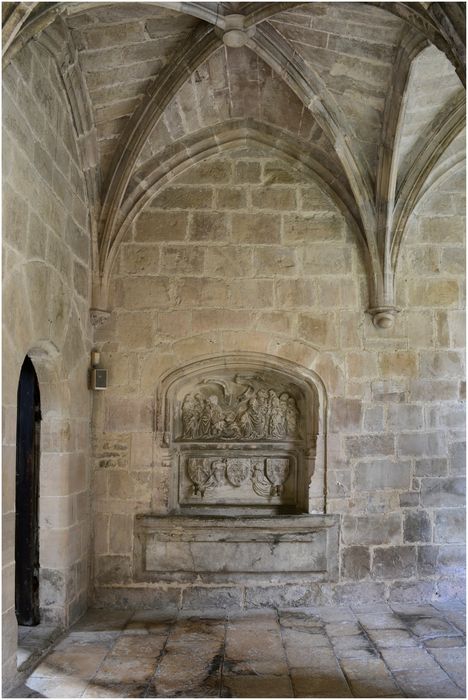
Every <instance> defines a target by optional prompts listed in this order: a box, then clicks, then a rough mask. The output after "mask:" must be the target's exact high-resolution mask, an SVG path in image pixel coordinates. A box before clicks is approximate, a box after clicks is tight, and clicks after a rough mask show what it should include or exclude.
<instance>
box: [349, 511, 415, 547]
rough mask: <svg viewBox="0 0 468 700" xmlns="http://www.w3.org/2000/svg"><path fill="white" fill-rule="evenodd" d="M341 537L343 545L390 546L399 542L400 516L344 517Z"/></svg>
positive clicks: (394, 514)
mask: <svg viewBox="0 0 468 700" xmlns="http://www.w3.org/2000/svg"><path fill="white" fill-rule="evenodd" d="M341 527H342V530H341V537H342V540H343V543H344V544H345V545H370V544H384V543H385V544H392V543H396V542H398V541H399V538H400V532H401V516H400V515H399V514H398V513H392V514H390V515H374V514H372V515H367V516H365V515H362V516H359V515H357V516H355V515H344V516H343V518H342V526H341Z"/></svg>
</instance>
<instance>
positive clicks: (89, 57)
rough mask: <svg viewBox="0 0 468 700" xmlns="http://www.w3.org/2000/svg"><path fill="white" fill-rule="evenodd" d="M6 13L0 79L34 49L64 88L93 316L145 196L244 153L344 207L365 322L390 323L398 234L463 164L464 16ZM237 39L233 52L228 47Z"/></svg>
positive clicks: (298, 9)
mask: <svg viewBox="0 0 468 700" xmlns="http://www.w3.org/2000/svg"><path fill="white" fill-rule="evenodd" d="M3 9H4V12H3V25H4V33H3V53H4V64H5V63H8V62H9V61H11V60H13V59H14V57H15V55H18V53H19V52H20V51H21V47H22V46H24V44H25V43H27V42H28V41H39V42H41V43H42V45H43V46H45V47H46V48H47V49H48V50H49V51H50V52H51V53H52V55H54V57H55V59H56V61H57V64H58V66H59V69H60V71H61V74H62V77H63V83H64V89H65V91H66V93H67V97H68V102H69V104H70V107H71V109H72V112H73V114H74V122H75V127H76V136H77V141H78V144H79V148H80V154H81V160H82V165H83V169H84V171H85V173H86V178H87V189H88V199H89V205H90V212H91V217H92V219H93V222H92V223H93V228H94V256H93V267H94V280H95V283H94V289H95V300H94V305H95V306H97V307H100V308H102V307H103V304H104V303H105V299H106V296H107V292H106V284H107V278H108V275H109V271H110V269H111V267H112V263H113V260H114V259H115V255H116V252H117V247H118V244H119V241H120V240H121V239H122V237H123V236H124V235H125V229H126V227H127V226H128V224H129V222H130V221H131V220H132V217H134V216H135V215H136V213H137V212H138V211H139V210H141V207H143V206H144V204H145V202H146V201H147V198H148V196H149V195H150V193H152V194H154V192H155V191H156V190H157V189H158V188H160V187H162V186H164V183H165V182H167V181H169V179H170V177H172V176H174V174H175V173H176V172H181V171H182V170H183V169H185V168H187V167H190V165H191V163H193V162H194V159H195V161H196V160H197V159H198V160H199V159H202V158H206V157H209V156H210V154H211V153H215V152H217V149H220V148H222V147H226V148H227V147H229V148H231V147H232V144H234V143H236V141H239V140H241V139H251V140H253V141H255V140H260V142H262V143H264V144H267V145H268V147H270V148H272V149H276V150H277V151H278V152H280V153H282V154H283V156H284V157H288V158H292V159H294V160H295V161H296V162H298V163H300V166H301V167H302V168H303V169H304V172H306V171H307V173H308V175H309V176H314V177H318V178H319V179H320V180H321V182H322V184H323V185H324V186H325V187H326V188H328V190H329V191H330V192H331V193H332V194H333V196H334V198H335V200H338V201H339V203H340V207H341V209H342V210H343V211H345V212H346V214H347V216H348V219H349V220H350V221H351V222H352V227H353V229H354V230H355V231H356V234H357V236H358V238H359V240H360V242H361V243H362V244H363V249H364V250H365V251H366V253H365V255H366V256H367V259H366V269H367V273H368V282H369V303H370V307H371V311H373V313H374V314H375V316H376V318H377V322H379V319H381V318H382V313H383V314H384V315H385V314H386V315H387V318H386V322H388V321H389V319H390V321H391V317H392V314H394V313H395V309H394V308H393V307H394V303H395V302H394V296H395V295H394V270H395V267H396V264H397V258H398V250H399V248H400V243H401V240H402V238H403V235H404V231H405V227H406V223H407V221H408V219H409V217H410V216H411V213H412V211H413V210H414V207H415V206H416V205H417V203H418V201H419V199H420V197H421V196H423V194H424V192H425V191H427V187H429V186H430V183H431V182H432V180H433V179H434V178H436V177H438V176H437V175H436V173H437V172H438V171H439V170H440V169H441V168H443V167H450V164H452V165H453V166H455V165H456V164H457V163H458V162H459V159H460V158H459V156H458V160H457V153H453V148H452V146H451V145H452V144H455V146H456V147H458V148H459V140H458V137H459V134H460V133H461V131H462V129H463V126H464V119H465V102H464V91H463V83H464V54H463V49H464V29H463V27H464V7H463V3H353V4H351V3H349V4H346V3H331V2H328V3H322V2H314V3H281V2H279V3H268V2H265V3H227V2H226V3H211V2H207V3H199V2H174V3H172V2H169V3H158V2H145V3H118V4H117V3H107V2H98V3H92V4H91V3H66V2H65V3H5V7H4V8H3ZM233 22H234V24H233ZM232 26H236V27H237V30H236V31H237V32H238V35H237V39H239V37H240V39H239V41H240V43H241V44H242V45H243V47H242V48H228V47H227V46H225V45H224V43H223V37H224V40H226V42H227V43H229V42H228V41H227V33H228V31H229V29H230V28H231V29H232ZM444 154H447V156H446V157H445V156H444ZM443 163H445V166H442V165H441V164H443ZM145 187H147V188H148V192H147V194H145V191H144V190H145Z"/></svg>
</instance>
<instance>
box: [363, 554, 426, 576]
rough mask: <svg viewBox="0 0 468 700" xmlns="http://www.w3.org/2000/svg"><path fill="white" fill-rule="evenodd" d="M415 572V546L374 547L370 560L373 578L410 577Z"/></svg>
mask: <svg viewBox="0 0 468 700" xmlns="http://www.w3.org/2000/svg"><path fill="white" fill-rule="evenodd" d="M415 573H416V547H376V548H375V549H374V556H373V561H372V576H373V577H374V578H383V579H394V578H411V577H412V576H414V575H415Z"/></svg>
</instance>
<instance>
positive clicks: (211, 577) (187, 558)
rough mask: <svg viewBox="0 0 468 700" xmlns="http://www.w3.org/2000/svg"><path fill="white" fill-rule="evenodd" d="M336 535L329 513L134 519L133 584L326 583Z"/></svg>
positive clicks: (333, 574)
mask: <svg viewBox="0 0 468 700" xmlns="http://www.w3.org/2000/svg"><path fill="white" fill-rule="evenodd" d="M338 534H339V517H338V516H333V515H297V516H287V515H286V516H284V515H283V516H267V517H258V516H257V517H252V516H250V517H248V516H237V517H221V516H220V517H206V516H199V517H183V516H156V515H143V516H137V517H136V519H135V551H134V556H135V580H137V581H161V582H162V581H174V582H178V583H186V582H191V581H195V580H198V581H202V582H204V583H218V582H225V581H235V582H239V581H242V583H246V582H248V581H249V580H253V581H254V582H255V583H257V584H258V582H259V579H260V580H262V579H263V581H264V582H265V583H287V582H291V581H303V582H310V581H332V580H336V578H337V576H338ZM168 545H170V547H168Z"/></svg>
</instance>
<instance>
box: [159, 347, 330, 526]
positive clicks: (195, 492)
mask: <svg viewBox="0 0 468 700" xmlns="http://www.w3.org/2000/svg"><path fill="white" fill-rule="evenodd" d="M325 403H326V399H325V391H324V388H323V385H322V383H321V381H320V379H319V378H318V377H317V375H315V373H313V372H310V371H308V370H305V369H303V368H300V367H299V366H298V365H294V363H291V362H288V361H286V360H281V359H278V358H274V357H270V356H266V355H262V354H261V353H236V354H233V355H226V356H222V357H213V358H208V359H203V360H200V361H198V362H192V363H190V364H189V365H186V366H185V367H182V368H179V369H177V370H175V371H172V372H170V373H169V374H168V375H166V376H165V377H164V378H163V380H162V382H161V385H160V387H159V390H158V394H157V406H158V414H157V425H156V437H157V444H158V448H159V450H160V454H159V459H161V460H162V461H164V462H165V463H168V464H169V465H170V467H171V470H172V483H171V495H170V507H171V510H172V512H173V513H177V514H185V515H191V514H207V515H246V514H252V515H274V514H280V513H283V514H297V513H309V512H323V511H324V505H325V504H324V498H323V493H324V480H325V459H324V456H325V428H324V426H325V421H324V415H325V413H324V412H325Z"/></svg>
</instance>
